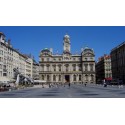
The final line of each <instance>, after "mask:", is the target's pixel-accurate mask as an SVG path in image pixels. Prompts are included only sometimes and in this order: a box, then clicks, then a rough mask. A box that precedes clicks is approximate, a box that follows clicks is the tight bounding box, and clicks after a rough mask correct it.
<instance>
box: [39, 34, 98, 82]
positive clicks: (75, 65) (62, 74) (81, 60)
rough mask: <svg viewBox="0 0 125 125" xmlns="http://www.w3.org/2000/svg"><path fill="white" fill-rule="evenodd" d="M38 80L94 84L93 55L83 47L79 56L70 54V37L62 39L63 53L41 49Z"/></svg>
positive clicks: (92, 52) (90, 50)
mask: <svg viewBox="0 0 125 125" xmlns="http://www.w3.org/2000/svg"><path fill="white" fill-rule="evenodd" d="M39 66H40V67H39V68H40V71H39V79H40V80H42V81H45V82H47V83H50V82H51V83H63V84H64V83H68V82H70V83H95V81H96V80H95V54H94V51H93V49H90V48H88V47H85V48H84V49H83V50H82V52H81V54H71V42H70V36H69V35H65V36H64V38H63V53H62V54H53V52H52V49H47V48H45V49H43V50H42V51H41V52H40V56H39Z"/></svg>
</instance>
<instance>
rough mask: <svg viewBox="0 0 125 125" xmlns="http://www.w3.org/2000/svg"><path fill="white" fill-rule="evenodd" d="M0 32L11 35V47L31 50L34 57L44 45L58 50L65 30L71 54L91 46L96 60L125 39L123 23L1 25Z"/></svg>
mask: <svg viewBox="0 0 125 125" xmlns="http://www.w3.org/2000/svg"><path fill="white" fill-rule="evenodd" d="M0 32H3V33H4V34H5V35H6V38H7V39H9V38H10V39H11V43H12V45H13V47H14V48H16V49H19V50H20V52H22V53H26V54H29V53H31V54H32V55H34V57H35V59H36V61H39V54H40V51H41V50H42V49H43V48H53V51H54V53H56V52H57V51H58V53H60V54H61V53H62V52H63V36H64V35H65V34H66V33H68V34H69V35H70V38H71V39H70V40H71V52H72V53H73V54H74V53H76V52H77V53H80V52H81V48H83V47H85V46H88V47H90V48H93V49H94V51H95V55H96V60H97V59H98V57H100V56H103V55H104V54H109V53H110V51H111V49H112V48H114V47H116V46H117V45H119V44H120V43H122V42H124V41H125V27H120V26H107V27H106V26H15V27H14V26H0Z"/></svg>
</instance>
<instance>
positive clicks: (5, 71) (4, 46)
mask: <svg viewBox="0 0 125 125" xmlns="http://www.w3.org/2000/svg"><path fill="white" fill-rule="evenodd" d="M34 65H35V67H37V68H35V69H33V67H34ZM14 68H17V69H18V70H19V72H20V73H21V74H22V75H24V76H26V77H30V78H34V77H33V76H35V75H36V74H37V78H38V75H39V72H38V68H39V66H38V64H37V63H34V59H33V58H31V57H28V56H26V55H24V54H22V53H20V52H19V51H18V50H16V49H14V48H13V47H12V45H11V43H10V40H8V41H6V37H5V35H4V33H2V32H0V80H2V79H4V80H9V79H10V80H11V79H13V77H14V72H13V69H14ZM33 70H37V71H36V72H35V71H33ZM34 73H35V75H34Z"/></svg>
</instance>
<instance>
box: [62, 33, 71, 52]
mask: <svg viewBox="0 0 125 125" xmlns="http://www.w3.org/2000/svg"><path fill="white" fill-rule="evenodd" d="M70 46H71V45H70V37H69V35H67V34H66V35H65V36H64V38H63V53H64V54H65V53H69V54H70Z"/></svg>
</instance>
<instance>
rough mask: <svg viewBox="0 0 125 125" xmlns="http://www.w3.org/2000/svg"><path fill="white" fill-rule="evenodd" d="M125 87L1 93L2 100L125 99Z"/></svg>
mask: <svg viewBox="0 0 125 125" xmlns="http://www.w3.org/2000/svg"><path fill="white" fill-rule="evenodd" d="M124 97H125V87H123V88H119V87H118V86H108V87H103V86H102V85H95V84H94V85H92V84H91V85H90V84H89V85H87V86H86V87H85V86H84V85H81V84H78V85H74V84H73V85H71V86H70V88H69V87H68V85H66V86H65V87H64V86H58V87H52V88H42V86H41V87H40V86H39V87H32V88H25V89H20V90H12V91H7V92H0V98H124Z"/></svg>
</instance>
